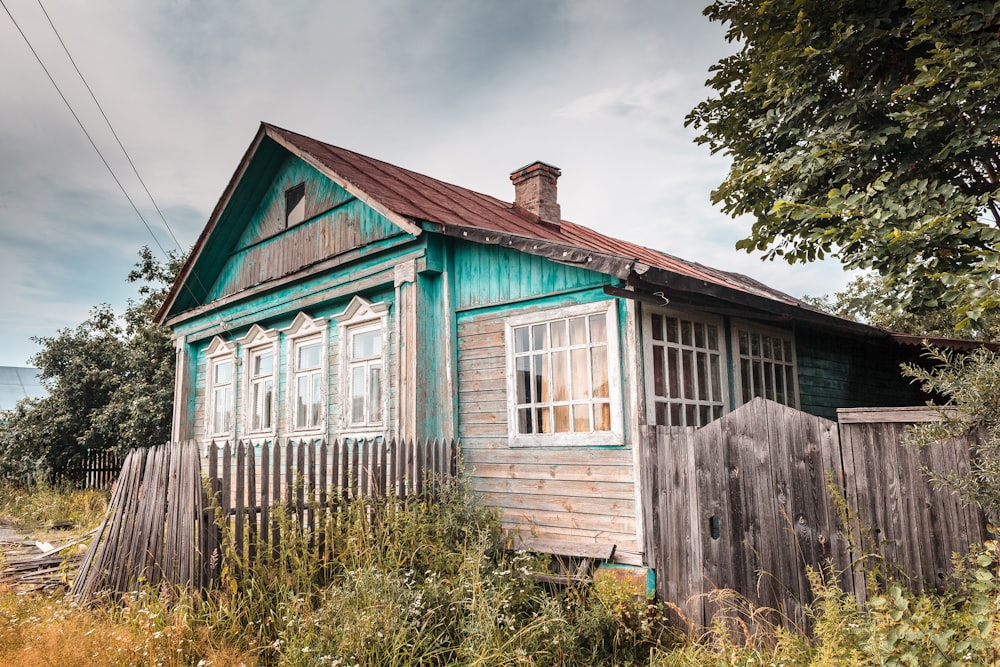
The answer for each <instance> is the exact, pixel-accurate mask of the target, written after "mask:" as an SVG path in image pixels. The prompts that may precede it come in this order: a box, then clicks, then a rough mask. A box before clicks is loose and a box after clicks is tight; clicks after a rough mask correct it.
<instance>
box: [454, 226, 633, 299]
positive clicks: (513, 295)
mask: <svg viewBox="0 0 1000 667" xmlns="http://www.w3.org/2000/svg"><path fill="white" fill-rule="evenodd" d="M453 252H454V271H455V282H456V285H455V292H456V294H455V305H456V308H457V309H458V310H463V309H467V308H475V307H481V306H490V305H495V304H502V303H507V302H511V301H518V300H521V299H526V298H530V297H533V296H542V295H546V294H553V293H560V292H566V291H569V290H577V289H583V288H586V287H596V286H600V285H610V284H613V283H616V282H617V281H616V279H615V278H612V277H610V276H606V275H604V274H601V273H597V272H596V271H589V270H587V269H582V268H579V267H575V266H569V265H566V264H560V263H558V262H554V261H552V260H550V259H546V258H544V257H538V256H536V255H528V254H526V253H523V252H520V251H517V250H512V249H510V248H503V247H500V246H492V245H479V244H476V243H468V242H462V241H457V242H455V244H454V246H453Z"/></svg>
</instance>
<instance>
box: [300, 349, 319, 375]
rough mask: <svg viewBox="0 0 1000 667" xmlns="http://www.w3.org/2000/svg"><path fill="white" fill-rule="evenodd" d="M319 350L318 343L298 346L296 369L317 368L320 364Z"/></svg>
mask: <svg viewBox="0 0 1000 667" xmlns="http://www.w3.org/2000/svg"><path fill="white" fill-rule="evenodd" d="M319 350H320V345H319V343H309V344H308V345H302V346H300V347H299V351H298V353H299V356H298V366H297V370H306V369H309V368H319V364H320V353H319Z"/></svg>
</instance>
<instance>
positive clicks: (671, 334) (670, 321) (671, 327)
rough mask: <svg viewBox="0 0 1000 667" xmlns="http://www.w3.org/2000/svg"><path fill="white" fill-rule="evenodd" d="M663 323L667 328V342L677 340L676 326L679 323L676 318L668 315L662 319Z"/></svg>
mask: <svg viewBox="0 0 1000 667" xmlns="http://www.w3.org/2000/svg"><path fill="white" fill-rule="evenodd" d="M664 324H665V325H666V328H667V342H668V343H676V342H678V341H679V340H680V338H678V336H677V327H678V326H680V324H679V323H678V322H677V319H676V318H674V317H668V318H667V319H666V320H664Z"/></svg>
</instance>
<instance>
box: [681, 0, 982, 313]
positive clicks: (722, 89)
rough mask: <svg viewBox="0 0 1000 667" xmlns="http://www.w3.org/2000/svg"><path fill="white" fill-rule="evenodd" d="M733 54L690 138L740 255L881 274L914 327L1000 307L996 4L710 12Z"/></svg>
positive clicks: (699, 110)
mask: <svg viewBox="0 0 1000 667" xmlns="http://www.w3.org/2000/svg"><path fill="white" fill-rule="evenodd" d="M705 13H706V15H707V16H708V17H709V18H710V19H711V20H713V21H719V22H721V23H723V24H725V25H726V26H727V29H728V32H727V38H728V39H729V40H730V41H734V42H737V43H739V45H740V48H739V51H738V52H737V53H735V54H734V55H732V56H729V57H727V58H724V59H723V60H721V61H719V62H718V63H717V64H716V65H714V66H713V68H712V70H711V71H712V76H711V78H710V79H709V81H708V85H709V86H711V87H712V88H713V89H714V90H715V92H716V95H717V96H715V97H712V98H710V99H707V100H705V101H703V102H702V103H700V104H699V105H698V106H696V107H695V108H694V109H693V110H692V111H691V113H690V114H689V115H688V117H687V121H686V122H687V123H688V124H689V125H693V126H694V127H696V128H698V129H699V130H700V132H701V134H700V135H699V136H698V138H697V141H698V142H700V143H704V144H708V146H709V147H710V148H711V150H712V151H713V152H719V151H721V152H723V153H725V154H727V155H729V156H730V157H731V158H732V165H731V168H730V171H729V174H728V176H727V178H726V179H725V181H724V182H723V183H722V184H721V185H720V186H719V187H718V188H717V189H716V190H715V191H714V192H713V194H712V197H713V200H714V201H715V202H716V203H719V202H721V204H722V207H723V209H724V210H725V211H726V212H728V213H729V214H731V215H733V216H738V215H744V214H748V215H750V216H752V217H753V219H754V223H753V227H752V231H751V234H750V236H749V237H748V238H746V239H744V240H742V241H740V243H739V244H738V247H740V248H743V249H745V250H747V251H752V250H761V251H764V252H765V256H766V257H768V258H771V259H773V258H776V257H782V258H785V259H786V260H788V261H790V262H796V261H812V260H814V259H818V258H822V257H823V256H825V255H827V254H831V253H834V254H836V255H837V256H839V258H840V259H841V261H842V262H843V263H844V264H845V265H846V266H848V267H852V268H870V269H874V270H875V271H877V272H878V273H879V274H880V275H882V276H883V277H884V278H885V280H886V285H887V286H889V287H891V289H892V294H893V298H895V299H898V300H899V304H900V306H901V307H902V308H903V309H904V310H906V311H909V312H915V313H920V312H925V311H931V310H936V309H940V308H948V309H951V310H954V311H955V312H956V313H958V314H959V324H960V325H962V326H965V325H968V324H969V323H970V322H974V321H976V320H979V319H980V318H981V317H982V316H983V314H984V313H986V312H988V311H991V310H996V309H998V308H1000V276H998V269H1000V207H998V198H1000V181H998V177H997V174H998V172H1000V130H998V128H1000V95H998V93H997V91H998V90H1000V33H998V29H1000V3H997V2H992V1H976V0H884V1H882V2H871V1H870V0H823V1H820V0H768V1H766V2H765V1H762V0H716V2H714V3H713V4H712V5H710V6H709V7H708V8H707V9H706V10H705Z"/></svg>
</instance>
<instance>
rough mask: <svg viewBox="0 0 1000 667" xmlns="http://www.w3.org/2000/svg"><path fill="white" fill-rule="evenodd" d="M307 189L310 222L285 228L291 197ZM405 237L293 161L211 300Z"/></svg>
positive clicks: (286, 166) (242, 238) (268, 196)
mask: <svg viewBox="0 0 1000 667" xmlns="http://www.w3.org/2000/svg"><path fill="white" fill-rule="evenodd" d="M298 183H305V220H304V221H303V222H301V223H299V224H297V225H293V226H291V227H287V228H286V226H285V191H286V190H287V189H288V188H290V187H293V186H294V185H296V184H298ZM401 233H402V231H401V230H400V229H399V227H397V226H396V225H394V224H393V223H392V222H390V221H389V220H387V219H386V218H385V217H384V216H382V215H381V214H380V213H378V212H376V211H374V210H373V209H371V208H370V207H368V206H367V205H365V204H364V203H362V202H360V201H358V200H357V199H356V198H355V197H354V196H353V195H351V194H350V193H349V192H347V191H346V190H344V189H343V188H341V187H340V186H339V185H337V184H335V183H333V182H332V181H330V180H329V179H327V178H326V177H324V176H323V175H321V174H320V173H319V172H317V171H316V170H315V169H313V168H312V167H310V166H309V165H307V164H305V163H304V162H302V161H301V160H299V159H298V158H294V157H288V158H287V160H286V161H285V164H284V165H283V166H282V167H281V169H279V171H278V174H277V176H276V178H275V179H274V181H273V182H272V183H271V185H270V187H269V188H268V189H267V192H266V193H265V194H264V196H263V198H262V199H261V202H260V204H259V205H258V207H257V209H256V210H255V211H254V212H253V214H252V215H251V216H250V218H249V219H248V220H247V221H246V229H245V231H244V232H243V234H242V235H241V236H240V239H239V241H238V242H237V244H236V247H235V248H234V249H233V251H232V252H231V254H230V256H229V257H228V259H227V260H226V262H225V266H224V268H223V269H222V274H221V278H220V280H219V281H217V282H216V283H215V285H213V286H212V289H211V291H210V292H209V297H208V298H209V300H213V299H218V298H220V297H223V296H227V295H230V294H234V293H236V292H239V291H242V290H245V289H248V288H250V287H253V286H255V285H259V284H261V283H264V282H266V281H268V280H272V279H275V278H279V277H281V276H286V275H289V274H292V273H294V272H296V271H298V270H300V269H303V268H305V267H308V266H310V265H312V264H315V263H316V262H319V261H321V260H324V259H327V258H330V257H334V256H336V255H339V254H341V253H344V252H347V251H349V250H354V249H356V248H361V247H363V246H366V245H369V244H371V243H374V242H376V241H379V240H382V239H386V238H389V237H390V236H394V235H398V234H401Z"/></svg>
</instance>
